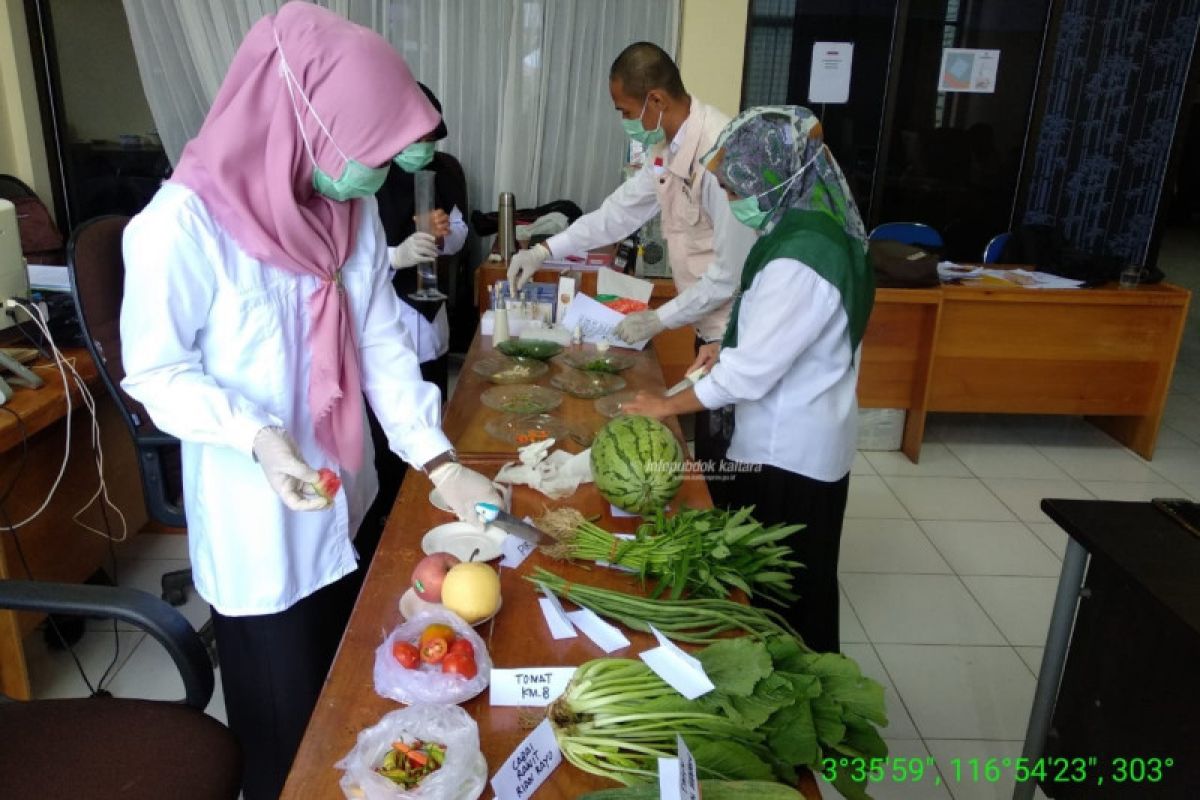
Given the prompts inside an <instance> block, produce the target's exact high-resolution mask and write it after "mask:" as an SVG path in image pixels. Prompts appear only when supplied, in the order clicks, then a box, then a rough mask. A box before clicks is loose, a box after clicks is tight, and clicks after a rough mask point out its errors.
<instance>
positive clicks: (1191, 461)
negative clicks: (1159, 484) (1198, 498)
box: [1150, 446, 1200, 496]
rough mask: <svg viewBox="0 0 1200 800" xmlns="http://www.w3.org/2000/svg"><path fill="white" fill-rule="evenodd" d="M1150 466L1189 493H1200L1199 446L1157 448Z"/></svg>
mask: <svg viewBox="0 0 1200 800" xmlns="http://www.w3.org/2000/svg"><path fill="white" fill-rule="evenodd" d="M1150 466H1151V467H1153V468H1154V471H1155V472H1157V473H1158V474H1159V475H1161V476H1162V477H1164V478H1166V479H1167V480H1169V481H1170V482H1171V483H1173V484H1175V485H1176V486H1178V487H1180V488H1181V489H1183V490H1185V491H1187V492H1188V493H1189V494H1192V495H1193V496H1195V495H1196V494H1198V493H1200V446H1198V447H1195V448H1193V449H1191V450H1158V451H1156V452H1155V453H1154V460H1153V461H1151V462H1150Z"/></svg>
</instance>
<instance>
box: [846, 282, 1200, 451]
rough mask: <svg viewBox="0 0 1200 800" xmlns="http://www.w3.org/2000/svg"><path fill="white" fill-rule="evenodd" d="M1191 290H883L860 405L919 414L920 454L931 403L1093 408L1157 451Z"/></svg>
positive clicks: (1113, 430)
mask: <svg viewBox="0 0 1200 800" xmlns="http://www.w3.org/2000/svg"><path fill="white" fill-rule="evenodd" d="M1190 296H1191V294H1190V292H1188V291H1187V290H1185V289H1181V288H1179V287H1177V286H1172V285H1170V284H1160V285H1157V286H1140V287H1137V288H1134V289H1118V288H1117V287H1116V286H1115V285H1113V286H1109V287H1103V288H1098V289H1070V290H1054V289H1023V288H1011V289H1010V288H996V287H983V286H944V287H940V288H936V289H880V290H879V291H878V292H877V294H876V300H875V310H874V312H873V313H872V315H871V320H870V322H869V323H868V324H867V332H866V335H865V336H864V338H863V350H862V370H861V374H860V375H859V385H858V396H859V403H860V405H861V406H862V407H863V408H903V409H906V410H907V411H908V418H907V420H906V423H905V430H904V442H903V446H902V449H903V451H904V452H905V454H907V455H908V456H909V458H911V459H912V460H913V461H916V460H917V457H918V456H919V454H920V445H921V437H922V435H923V434H924V428H925V415H926V413H928V412H930V411H959V412H995V413H1008V414H1078V415H1084V416H1087V417H1088V418H1089V419H1090V420H1091V421H1092V422H1093V423H1095V424H1096V425H1097V426H1099V427H1100V428H1102V429H1103V430H1105V431H1107V432H1108V433H1109V434H1110V435H1112V436H1113V438H1115V439H1117V440H1118V441H1119V442H1121V443H1122V444H1124V445H1126V446H1128V447H1129V448H1130V449H1132V450H1134V451H1135V452H1137V453H1138V454H1139V455H1141V456H1142V457H1144V458H1151V457H1152V456H1153V455H1154V444H1155V440H1156V439H1157V436H1158V428H1159V424H1160V423H1161V421H1162V414H1163V409H1164V407H1165V405H1166V399H1167V392H1168V390H1169V388H1170V385H1171V373H1172V371H1173V370H1174V366H1175V358H1176V356H1177V355H1178V352H1179V343H1180V340H1181V338H1182V336H1183V327H1184V324H1185V322H1186V320H1187V309H1188V303H1189V300H1190Z"/></svg>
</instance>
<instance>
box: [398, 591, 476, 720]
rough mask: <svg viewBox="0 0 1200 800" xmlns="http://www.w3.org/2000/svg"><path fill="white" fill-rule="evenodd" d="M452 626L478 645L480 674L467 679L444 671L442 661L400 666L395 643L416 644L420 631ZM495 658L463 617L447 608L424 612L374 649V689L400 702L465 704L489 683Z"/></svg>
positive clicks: (458, 635)
mask: <svg viewBox="0 0 1200 800" xmlns="http://www.w3.org/2000/svg"><path fill="white" fill-rule="evenodd" d="M439 623H440V624H442V625H449V626H450V627H451V628H453V629H454V635H455V636H457V637H459V638H463V639H466V640H467V641H469V642H470V643H471V646H472V647H473V648H475V666H476V667H478V670H479V671H478V673H477V674H476V675H475V677H474V678H471V679H470V680H467V679H466V678H464V677H462V676H461V675H454V674H448V673H444V672H442V668H441V665H439V664H421V665H420V666H419V667H417V668H415V669H405V668H404V667H402V666H400V664H399V663H398V662H397V661H396V659H395V657H394V656H393V655H392V643H393V642H395V641H398V640H399V641H405V642H411V643H413V644H416V642H417V640H418V639H419V638H420V637H421V631H423V630H425V629H426V628H428V627H429V626H430V625H435V624H439ZM491 673H492V659H491V658H490V657H489V656H488V652H487V645H485V644H484V643H483V639H481V638H479V635H478V634H477V633H475V630H474V629H473V628H472V627H471V626H470V625H468V624H467V623H466V622H465V621H464V620H463V618H462V617H460V616H458V615H457V614H455V613H454V612H452V611H447V610H445V609H433V610H430V611H422V612H421V613H420V614H417V615H416V616H415V617H413V618H412V619H410V620H408V621H407V622H405V623H404V624H403V625H400V626H399V627H398V628H396V629H395V630H393V631H392V632H391V633H390V634H388V636H387V638H386V639H384V640H383V644H381V645H379V648H378V649H376V651H375V691H376V692H378V693H379V695H380V696H381V697H387V698H389V699H391V700H395V701H396V702H398V703H406V704H410V705H411V704H414V703H465V702H466V701H467V700H470V699H471V698H472V697H474V696H475V695H477V694H479V693H480V692H482V691H483V690H484V689H486V688H487V686H488V681H489V680H490V678H491Z"/></svg>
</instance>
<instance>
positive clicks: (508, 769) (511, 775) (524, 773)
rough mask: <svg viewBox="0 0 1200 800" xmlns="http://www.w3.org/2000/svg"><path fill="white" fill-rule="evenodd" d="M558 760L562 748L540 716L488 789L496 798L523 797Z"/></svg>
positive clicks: (517, 799) (512, 799) (511, 799)
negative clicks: (536, 723) (538, 721)
mask: <svg viewBox="0 0 1200 800" xmlns="http://www.w3.org/2000/svg"><path fill="white" fill-rule="evenodd" d="M562 762H563V755H562V750H560V749H559V748H558V742H557V740H555V738H554V729H553V728H551V727H550V720H548V719H544V720H542V722H541V724H540V725H538V726H537V727H536V728H534V729H533V732H532V733H530V734H529V735H528V736H526V737H525V739H524V740H523V741H522V742H521V743H520V744H519V745H517V749H516V750H514V751H513V753H512V755H510V756H509V757H508V758H506V759H505V760H504V763H503V764H501V765H500V769H499V771H497V772H496V774H495V775H493V776H492V791H493V792H495V793H496V797H497V798H498V800H526V798H529V797H532V796H533V794H534V792H536V791H537V790H538V789H539V788H540V787H541V785H542V784H543V783H545V781H546V779H547V778H549V777H550V776H551V775H552V774H553V773H554V770H555V769H557V768H558V765H559V764H561V763H562Z"/></svg>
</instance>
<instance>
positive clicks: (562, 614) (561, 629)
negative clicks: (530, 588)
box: [538, 589, 579, 639]
mask: <svg viewBox="0 0 1200 800" xmlns="http://www.w3.org/2000/svg"><path fill="white" fill-rule="evenodd" d="M542 594H544V595H545V597H539V598H538V605H539V606H540V607H541V609H542V616H544V617H545V618H546V624H547V625H549V626H550V635H551V636H553V637H554V638H555V639H574V638H575V637H576V636H578V635H579V634H577V633H575V626H574V625H573V624H571V620H570V619H569V618H568V617H567V612H566V611H564V610H563V607H562V603H560V602H558V598H557V597H555V596H554V594H553V593H551V592H550V590H549V589H542Z"/></svg>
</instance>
